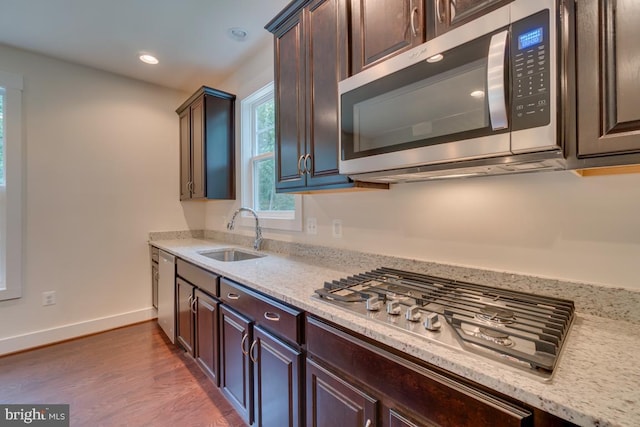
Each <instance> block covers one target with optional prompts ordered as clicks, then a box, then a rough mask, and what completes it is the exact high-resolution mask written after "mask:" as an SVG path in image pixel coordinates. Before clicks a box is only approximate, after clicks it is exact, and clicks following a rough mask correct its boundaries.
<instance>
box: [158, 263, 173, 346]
mask: <svg viewBox="0 0 640 427" xmlns="http://www.w3.org/2000/svg"><path fill="white" fill-rule="evenodd" d="M158 264H159V265H158V274H159V277H158V324H159V325H160V327H161V328H162V330H163V331H164V333H165V334H167V336H168V337H169V339H170V340H171V342H172V343H175V339H176V332H175V331H176V328H175V324H176V318H175V305H176V294H175V292H176V286H175V281H176V257H174V256H173V255H171V254H170V253H167V252H164V251H162V250H161V251H160V259H159V262H158Z"/></svg>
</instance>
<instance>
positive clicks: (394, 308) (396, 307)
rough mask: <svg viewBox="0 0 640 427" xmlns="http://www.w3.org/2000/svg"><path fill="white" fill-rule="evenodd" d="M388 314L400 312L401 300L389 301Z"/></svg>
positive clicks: (395, 314)
mask: <svg viewBox="0 0 640 427" xmlns="http://www.w3.org/2000/svg"><path fill="white" fill-rule="evenodd" d="M387 314H392V315H394V316H397V315H398V314H400V301H387Z"/></svg>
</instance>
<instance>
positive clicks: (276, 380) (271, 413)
mask: <svg viewBox="0 0 640 427" xmlns="http://www.w3.org/2000/svg"><path fill="white" fill-rule="evenodd" d="M253 332H254V334H253V336H254V342H253V344H252V345H251V349H250V357H251V359H252V361H253V364H254V365H253V366H254V367H253V374H254V382H253V384H254V388H253V389H254V393H255V426H259V427H299V426H302V425H303V424H302V410H301V408H300V406H301V403H302V402H301V399H300V392H301V380H302V378H301V375H300V372H301V368H302V360H303V356H302V352H301V351H300V350H299V349H296V348H294V347H291V346H290V345H288V344H286V343H285V342H284V341H282V340H281V339H279V338H278V337H277V336H275V335H272V334H271V333H269V332H267V331H266V330H264V329H263V328H261V327H260V326H255V327H254V330H253ZM334 425H338V424H334Z"/></svg>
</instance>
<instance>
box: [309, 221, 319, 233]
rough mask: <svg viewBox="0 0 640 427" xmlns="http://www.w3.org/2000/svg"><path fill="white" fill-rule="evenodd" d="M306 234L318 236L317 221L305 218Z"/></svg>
mask: <svg viewBox="0 0 640 427" xmlns="http://www.w3.org/2000/svg"><path fill="white" fill-rule="evenodd" d="M307 234H318V220H317V219H316V218H307Z"/></svg>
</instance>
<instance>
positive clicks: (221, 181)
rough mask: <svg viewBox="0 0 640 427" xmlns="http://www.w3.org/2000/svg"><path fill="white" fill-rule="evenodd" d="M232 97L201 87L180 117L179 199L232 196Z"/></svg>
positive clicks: (179, 114) (178, 110) (180, 110)
mask: <svg viewBox="0 0 640 427" xmlns="http://www.w3.org/2000/svg"><path fill="white" fill-rule="evenodd" d="M235 99H236V96H235V95H232V94H230V93H226V92H223V91H220V90H217V89H211V88H208V87H205V86H203V87H201V88H200V89H199V90H198V91H197V92H196V93H194V94H193V95H192V96H191V97H190V98H189V99H187V100H186V101H185V102H184V103H183V104H182V105H181V106H180V107H179V108H178V109H177V110H176V113H178V116H179V117H180V200H195V199H235V197H236V194H235V119H234V115H235Z"/></svg>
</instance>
